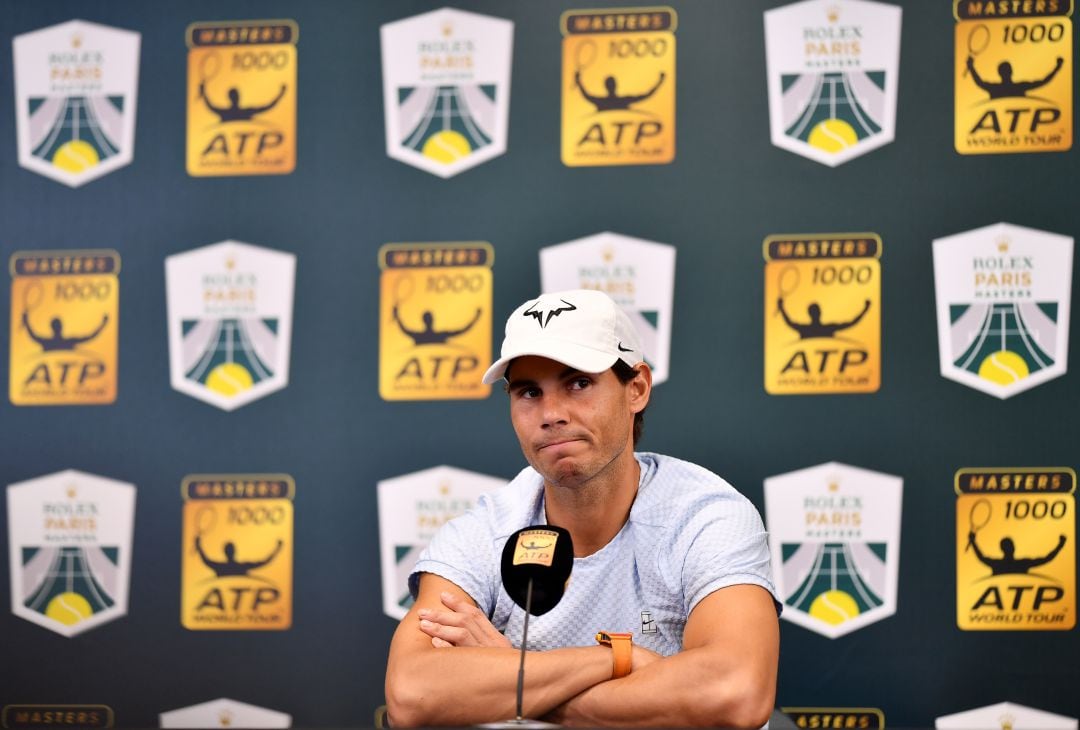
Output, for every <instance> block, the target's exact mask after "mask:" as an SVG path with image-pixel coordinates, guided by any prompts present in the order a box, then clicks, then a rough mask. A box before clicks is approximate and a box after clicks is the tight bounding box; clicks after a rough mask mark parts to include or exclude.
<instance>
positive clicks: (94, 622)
mask: <svg viewBox="0 0 1080 730" xmlns="http://www.w3.org/2000/svg"><path fill="white" fill-rule="evenodd" d="M7 506H8V520H7V530H8V556H9V562H8V566H9V571H8V572H9V575H10V579H11V583H10V585H11V590H10V596H11V612H12V613H13V614H15V615H16V616H18V617H19V618H22V619H25V620H27V621H29V622H31V623H33V624H37V625H38V626H40V627H42V628H44V629H48V630H49V631H52V632H54V633H57V634H60V635H61V636H66V637H72V636H75V635H77V634H81V633H83V632H84V631H88V630H90V629H93V628H96V627H98V626H101V625H102V624H104V623H107V622H109V621H112V620H113V619H116V618H120V617H121V616H123V615H124V614H126V613H127V602H128V588H129V581H130V576H131V545H132V533H133V529H134V520H135V486H134V485H132V484H127V483H124V482H119V481H115V480H113V479H108V478H106V477H100V476H96V475H94V474H87V473H85V472H81V471H76V470H74V469H69V470H67V471H61V472H56V473H53V474H48V475H45V476H41V477H36V478H34V479H29V480H27V481H23V482H19V483H17V484H11V485H8V488H7Z"/></svg>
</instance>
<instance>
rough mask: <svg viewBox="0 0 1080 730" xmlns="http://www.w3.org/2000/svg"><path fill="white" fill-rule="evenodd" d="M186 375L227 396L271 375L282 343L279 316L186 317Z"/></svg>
mask: <svg viewBox="0 0 1080 730" xmlns="http://www.w3.org/2000/svg"><path fill="white" fill-rule="evenodd" d="M182 331H183V335H182V337H183V339H182V345H181V347H182V357H183V364H184V377H185V378H187V379H188V380H190V381H193V382H195V383H199V384H201V385H203V386H205V387H207V388H209V389H210V390H212V391H214V392H215V393H218V394H220V395H222V396H225V397H232V396H235V395H238V394H240V393H241V392H243V391H246V390H248V389H249V388H251V387H252V386H254V385H255V384H257V383H260V382H262V381H264V380H267V379H269V378H271V377H272V376H273V375H274V370H275V368H276V363H277V358H278V351H279V349H280V348H279V342H278V334H277V320H276V319H217V320H215V319H202V320H184V322H183V325H182Z"/></svg>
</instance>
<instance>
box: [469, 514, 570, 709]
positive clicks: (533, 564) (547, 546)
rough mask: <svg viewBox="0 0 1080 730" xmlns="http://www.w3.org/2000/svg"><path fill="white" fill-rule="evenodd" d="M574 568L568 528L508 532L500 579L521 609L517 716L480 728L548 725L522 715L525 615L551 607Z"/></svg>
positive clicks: (542, 612) (539, 528)
mask: <svg viewBox="0 0 1080 730" xmlns="http://www.w3.org/2000/svg"><path fill="white" fill-rule="evenodd" d="M573 568H574V543H573V542H572V541H571V539H570V533H569V531H567V530H565V529H563V528H562V527H556V526H555V525H534V526H532V527H526V528H525V529H523V530H518V531H517V532H515V533H514V534H513V535H511V536H510V537H509V538H508V539H507V541H506V545H505V547H503V554H502V566H501V573H502V583H503V588H505V589H506V592H507V594H508V595H509V596H510V598H511V599H512V600H513V601H514V603H516V604H517V605H519V606H521V607H522V608H523V609H525V625H524V626H523V627H522V630H521V663H520V664H519V665H518V681H517V717H516V718H514V719H513V720H506V721H504V722H491V723H485V724H482V725H480V727H484V728H496V729H498V728H523V727H524V728H550V727H558V725H553V724H551V723H548V722H541V721H538V720H526V719H525V718H524V717H522V708H521V706H522V702H523V700H524V692H525V650H526V648H527V645H528V641H529V616H530V614H531V615H533V616H543V615H544V614H545V613H547V612H548V611H550V610H551V609H553V608H555V606H556V605H558V603H559V601H560V600H562V597H563V593H564V592H566V584H567V582H568V581H569V580H570V571H571V570H573Z"/></svg>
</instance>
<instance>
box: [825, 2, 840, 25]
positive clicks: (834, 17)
mask: <svg viewBox="0 0 1080 730" xmlns="http://www.w3.org/2000/svg"><path fill="white" fill-rule="evenodd" d="M825 16H826V17H827V18H828V19H829V22H830V23H835V22H836V21H838V20H840V6H839V5H830V6H829V7H828V8H826V9H825Z"/></svg>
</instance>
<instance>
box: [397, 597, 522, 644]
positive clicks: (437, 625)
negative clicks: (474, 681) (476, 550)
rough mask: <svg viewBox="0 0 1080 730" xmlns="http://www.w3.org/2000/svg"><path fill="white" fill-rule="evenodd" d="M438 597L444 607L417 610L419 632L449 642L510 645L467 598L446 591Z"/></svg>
mask: <svg viewBox="0 0 1080 730" xmlns="http://www.w3.org/2000/svg"><path fill="white" fill-rule="evenodd" d="M439 598H440V600H441V601H442V603H443V606H445V609H438V608H421V609H420V610H418V611H417V616H418V617H419V618H420V630H421V631H422V632H423V633H425V634H427V635H428V636H430V637H432V639H440V640H441V641H443V642H446V644H447V645H450V646H494V647H507V646H510V640H509V639H507V638H506V637H505V636H504V635H503V634H502V633H501V632H500V631H499V630H498V629H496V628H495V627H494V626H493V625H492V624H491V621H489V620H488V617H487V616H485V615H484V613H483V612H482V611H481V610H480V609H479V608H477V607H476V606H474V605H473V604H472V602H471V601H469V600H468V599H467V598H465V597H462V596H458V595H456V594H453V593H446V592H444V593H442V594H441V595H440V597H439ZM432 645H433V646H437V647H440V648H443V644H438V643H436V642H434V641H432Z"/></svg>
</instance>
